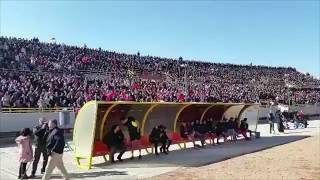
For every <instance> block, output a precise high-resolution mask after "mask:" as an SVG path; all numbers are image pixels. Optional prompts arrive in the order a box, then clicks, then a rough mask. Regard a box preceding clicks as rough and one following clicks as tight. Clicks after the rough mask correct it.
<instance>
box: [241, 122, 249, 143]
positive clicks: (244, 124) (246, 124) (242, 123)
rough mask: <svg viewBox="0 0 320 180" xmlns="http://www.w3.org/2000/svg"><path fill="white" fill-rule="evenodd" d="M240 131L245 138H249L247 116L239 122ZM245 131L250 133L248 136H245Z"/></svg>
mask: <svg viewBox="0 0 320 180" xmlns="http://www.w3.org/2000/svg"><path fill="white" fill-rule="evenodd" d="M240 132H241V134H242V135H243V137H244V138H245V139H246V140H250V138H251V130H249V125H248V123H247V118H244V119H243V120H242V121H241V123H240ZM247 132H249V134H250V138H249V137H248V136H247Z"/></svg>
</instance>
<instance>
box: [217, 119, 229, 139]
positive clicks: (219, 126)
mask: <svg viewBox="0 0 320 180" xmlns="http://www.w3.org/2000/svg"><path fill="white" fill-rule="evenodd" d="M224 129H225V127H224V123H223V119H221V120H220V121H218V123H217V124H216V129H215V131H216V135H217V144H219V145H220V142H219V139H220V137H223V138H224V139H226V138H227V137H226V135H225V134H224Z"/></svg>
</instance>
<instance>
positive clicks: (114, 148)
mask: <svg viewBox="0 0 320 180" xmlns="http://www.w3.org/2000/svg"><path fill="white" fill-rule="evenodd" d="M103 141H104V143H105V144H106V145H107V146H108V147H109V148H110V149H111V153H110V160H111V162H112V163H115V161H114V154H115V153H116V152H119V155H118V157H117V159H118V160H119V161H122V159H121V157H122V155H123V154H124V153H125V152H126V146H125V144H124V135H123V133H122V131H121V129H120V127H119V126H118V125H113V126H112V128H111V131H110V132H109V133H108V134H107V135H106V136H105V137H104V140H103Z"/></svg>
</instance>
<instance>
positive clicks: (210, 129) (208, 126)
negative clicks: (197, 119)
mask: <svg viewBox="0 0 320 180" xmlns="http://www.w3.org/2000/svg"><path fill="white" fill-rule="evenodd" d="M205 125H206V132H207V135H208V137H210V138H211V140H212V145H214V139H215V138H216V133H215V128H214V125H213V120H212V119H211V118H210V119H208V120H207V122H206V123H205Z"/></svg>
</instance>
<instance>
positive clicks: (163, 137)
mask: <svg viewBox="0 0 320 180" xmlns="http://www.w3.org/2000/svg"><path fill="white" fill-rule="evenodd" d="M159 128H160V131H161V134H160V142H161V144H162V146H161V148H160V152H163V153H165V154H168V152H169V147H170V145H171V143H172V141H171V140H170V139H169V137H168V135H167V128H166V127H165V126H162V125H160V127H159Z"/></svg>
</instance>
